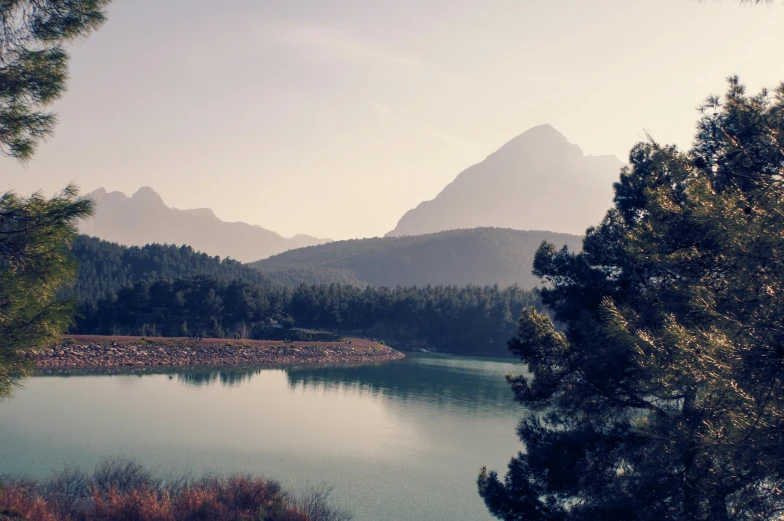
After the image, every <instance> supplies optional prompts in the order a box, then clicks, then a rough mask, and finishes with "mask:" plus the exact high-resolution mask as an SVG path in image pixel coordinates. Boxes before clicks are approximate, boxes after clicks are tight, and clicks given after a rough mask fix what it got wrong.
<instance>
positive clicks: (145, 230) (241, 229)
mask: <svg viewBox="0 0 784 521" xmlns="http://www.w3.org/2000/svg"><path fill="white" fill-rule="evenodd" d="M85 197H86V198H89V199H92V200H93V201H95V203H96V211H95V216H94V217H93V218H92V219H90V220H87V221H83V222H81V223H80V225H79V231H80V232H81V233H84V234H86V235H91V236H93V237H98V238H100V239H103V240H106V241H111V242H116V243H119V244H123V245H126V246H143V245H145V244H150V243H159V244H176V245H182V244H187V245H188V246H191V247H192V248H193V249H195V250H199V251H202V252H204V253H207V254H209V255H218V256H220V257H231V258H232V259H235V260H238V261H242V262H251V261H255V260H259V259H264V258H266V257H269V256H270V255H275V254H276V253H281V252H283V251H286V250H290V249H293V248H301V247H303V246H311V245H314V244H323V243H325V242H329V239H317V238H315V237H310V236H308V235H295V236H294V237H291V238H286V237H283V236H282V235H280V234H277V233H275V232H273V231H270V230H267V229H265V228H262V227H261V226H255V225H250V224H247V223H242V222H234V223H230V222H225V221H222V220H220V219H218V217H216V216H215V214H214V213H213V212H212V210H210V209H208V208H198V209H194V210H178V209H176V208H170V207H169V206H167V205H166V204H165V203H164V202H163V199H161V196H160V195H158V194H157V193H156V192H155V191H154V190H153V189H152V188H149V187H143V188H140V189H139V190H138V191H137V192H136V193H135V194H133V195H132V196H131V197H128V196H126V195H125V194H124V193H122V192H107V191H106V190H105V189H103V188H99V189H98V190H95V191H94V192H91V193H89V194H87V195H86V196H85Z"/></svg>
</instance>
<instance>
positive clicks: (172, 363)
mask: <svg viewBox="0 0 784 521" xmlns="http://www.w3.org/2000/svg"><path fill="white" fill-rule="evenodd" d="M30 356H31V357H33V358H34V359H35V363H36V366H37V367H38V368H39V369H86V368H95V369H103V368H131V367H139V368H141V367H196V366H202V367H203V366H235V365H236V366H240V365H241V366H249V365H328V364H344V363H361V362H383V361H389V360H397V359H400V358H403V357H404V356H405V355H403V353H401V352H399V351H396V350H394V349H392V348H390V347H388V346H386V345H383V344H380V343H378V342H372V341H370V340H364V339H356V338H353V339H347V340H345V341H342V342H294V343H284V342H281V341H263V340H229V339H215V338H209V339H203V340H191V339H188V338H142V337H100V336H71V337H65V338H63V341H62V342H61V343H60V344H59V345H56V346H54V347H52V348H50V349H44V350H41V351H38V352H37V353H33V354H31V355H30Z"/></svg>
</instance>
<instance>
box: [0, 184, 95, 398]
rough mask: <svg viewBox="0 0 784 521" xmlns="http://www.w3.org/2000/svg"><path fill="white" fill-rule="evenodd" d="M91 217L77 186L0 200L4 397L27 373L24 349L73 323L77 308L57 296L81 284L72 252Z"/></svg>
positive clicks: (0, 385)
mask: <svg viewBox="0 0 784 521" xmlns="http://www.w3.org/2000/svg"><path fill="white" fill-rule="evenodd" d="M91 213H92V204H91V203H90V202H89V201H82V200H79V199H78V192H77V190H76V188H74V187H68V188H66V189H65V190H64V191H63V192H62V193H60V194H59V195H57V196H55V197H53V198H51V199H46V198H44V197H43V196H41V194H33V195H32V196H31V197H29V198H21V197H18V196H17V195H15V194H13V193H6V194H4V195H3V196H2V197H0V396H5V395H8V394H10V392H11V390H12V385H13V383H14V382H15V381H16V380H18V379H19V378H21V377H23V376H25V375H26V373H27V371H28V369H30V368H29V367H28V366H27V364H26V360H27V359H26V358H25V357H24V351H25V350H28V349H33V348H36V347H40V346H42V345H44V344H46V343H47V342H50V341H52V340H54V339H55V338H57V336H58V335H59V334H60V333H61V332H62V331H63V330H64V329H65V328H66V327H67V326H68V325H69V324H70V323H71V318H72V306H71V304H70V303H69V302H67V301H65V300H62V299H59V298H57V293H58V291H60V288H61V287H62V286H63V285H64V284H68V283H72V282H73V281H74V280H76V270H77V265H76V262H75V260H74V258H73V256H72V255H71V252H70V251H69V245H70V243H71V240H72V239H73V237H74V236H75V234H76V227H75V222H76V220H77V219H79V218H83V217H86V216H89V215H90V214H91Z"/></svg>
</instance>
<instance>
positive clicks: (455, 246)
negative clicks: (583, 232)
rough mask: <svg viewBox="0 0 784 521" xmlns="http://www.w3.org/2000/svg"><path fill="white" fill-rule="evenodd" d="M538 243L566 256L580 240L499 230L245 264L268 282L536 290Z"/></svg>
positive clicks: (333, 246) (345, 244)
mask: <svg viewBox="0 0 784 521" xmlns="http://www.w3.org/2000/svg"><path fill="white" fill-rule="evenodd" d="M542 241H548V242H551V243H553V244H554V245H555V246H556V247H557V248H561V247H562V246H568V247H569V249H570V250H572V251H575V250H579V249H581V247H582V237H580V236H578V235H569V234H563V233H552V232H546V231H521V230H510V229H502V228H474V229H470V230H449V231H445V232H440V233H434V234H426V235H418V236H409V237H385V238H373V239H357V240H351V241H336V242H331V243H329V244H323V245H320V246H311V247H308V248H300V249H298V250H291V251H287V252H284V253H281V254H279V255H275V256H273V257H270V258H269V259H265V260H262V261H259V262H254V263H252V264H250V266H253V267H255V268H258V269H259V270H260V271H261V272H262V273H263V274H264V275H266V276H267V277H269V278H270V279H272V280H275V281H278V282H282V283H285V284H294V285H295V284H297V283H300V282H305V283H310V284H316V283H321V284H323V283H332V282H341V283H345V284H352V285H363V286H364V285H371V286H391V287H394V286H425V285H428V284H431V285H459V286H462V285H466V284H475V285H479V286H484V285H488V286H491V285H493V284H498V285H499V286H511V285H513V284H517V285H519V286H520V287H522V288H524V289H530V288H533V287H535V286H537V285H539V284H540V281H539V279H538V278H536V277H534V276H533V275H532V274H531V269H532V267H533V259H534V254H535V253H536V250H537V249H538V247H539V245H540V244H541V243H542Z"/></svg>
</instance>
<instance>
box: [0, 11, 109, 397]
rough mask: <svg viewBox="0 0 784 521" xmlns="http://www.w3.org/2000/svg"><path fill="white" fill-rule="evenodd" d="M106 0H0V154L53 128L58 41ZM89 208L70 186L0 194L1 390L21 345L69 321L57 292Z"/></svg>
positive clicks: (61, 68)
mask: <svg viewBox="0 0 784 521" xmlns="http://www.w3.org/2000/svg"><path fill="white" fill-rule="evenodd" d="M109 1H110V0H0V156H9V157H12V158H15V159H18V160H21V161H24V160H28V159H30V157H31V156H32V155H33V152H34V151H35V148H36V146H37V145H38V144H39V143H40V142H41V141H42V140H43V139H45V138H46V137H47V136H48V135H50V134H51V133H52V130H53V128H54V124H55V122H56V118H55V116H54V114H52V113H48V112H43V111H44V109H45V108H46V107H47V106H49V105H50V104H51V103H52V102H53V101H54V100H56V99H57V98H59V97H60V96H61V95H62V93H63V92H64V90H65V82H66V79H67V64H68V55H67V54H66V52H65V50H64V48H63V45H64V44H65V43H66V42H68V41H70V40H73V39H75V38H78V37H82V36H86V35H87V34H89V33H90V32H91V31H93V30H94V29H96V28H97V27H98V26H100V25H101V24H102V23H103V21H104V19H105V18H104V12H103V9H104V8H105V7H106V6H107V5H108V4H109ZM91 213H92V205H91V204H90V203H89V202H87V201H79V200H78V192H77V190H76V188H75V187H73V186H69V187H67V188H66V189H65V190H63V192H62V193H60V194H59V195H57V196H55V197H53V198H51V199H46V198H44V197H42V196H41V194H40V193H36V194H34V195H32V196H31V197H29V198H26V199H25V198H20V197H18V196H17V195H15V194H14V193H12V192H9V193H6V194H3V195H2V196H0V396H4V395H8V394H9V393H10V392H11V389H12V386H13V384H14V382H15V381H17V380H18V379H19V378H21V377H22V376H24V375H25V374H26V372H27V370H28V369H29V367H27V365H26V364H25V360H26V359H25V358H24V356H23V354H24V351H26V350H28V349H32V348H36V347H40V346H41V345H43V344H45V343H46V342H48V341H51V340H53V339H54V338H55V337H56V336H57V335H58V334H59V333H60V332H61V331H62V330H63V329H64V328H65V327H66V326H67V325H68V324H69V323H70V320H71V318H70V317H71V308H70V306H69V305H68V304H67V303H65V302H63V301H61V300H59V299H58V298H57V292H58V291H59V290H60V288H61V287H62V286H63V285H64V284H68V283H70V282H73V281H74V279H75V276H76V268H75V264H74V262H73V260H72V258H71V256H70V253H69V252H68V250H67V246H68V245H69V243H70V241H71V240H72V239H73V237H74V236H75V233H76V229H75V225H74V223H75V222H76V221H77V220H78V219H80V218H83V217H86V216H88V215H90V214H91Z"/></svg>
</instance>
